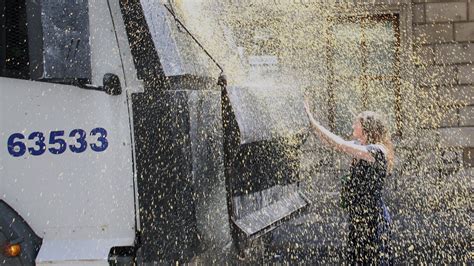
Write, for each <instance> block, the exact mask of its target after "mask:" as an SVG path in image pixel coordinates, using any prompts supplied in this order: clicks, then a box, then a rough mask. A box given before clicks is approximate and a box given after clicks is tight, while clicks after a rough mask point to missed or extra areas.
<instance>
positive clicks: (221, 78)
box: [163, 4, 227, 87]
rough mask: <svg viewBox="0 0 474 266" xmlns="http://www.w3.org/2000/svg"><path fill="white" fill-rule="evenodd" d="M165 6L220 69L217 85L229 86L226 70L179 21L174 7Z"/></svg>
mask: <svg viewBox="0 0 474 266" xmlns="http://www.w3.org/2000/svg"><path fill="white" fill-rule="evenodd" d="M163 5H164V6H165V8H166V10H168V12H169V13H170V14H171V16H173V19H174V20H175V21H176V23H178V25H179V26H181V27H182V28H183V29H184V31H186V33H187V34H188V35H189V36H190V37H191V38H192V39H193V41H194V42H195V43H196V44H197V45H198V46H199V47H200V48H201V49H202V50H203V51H204V53H205V54H206V55H207V56H208V57H209V58H210V59H211V60H212V62H214V64H215V65H216V66H217V67H218V68H219V69H220V71H221V73H220V74H219V78H218V79H217V85H219V86H221V87H225V86H227V76H226V75H225V74H224V69H223V68H222V67H221V66H220V65H219V63H218V62H217V61H216V60H215V59H214V58H213V57H212V55H211V54H210V53H209V52H208V51H207V50H206V49H205V48H204V46H202V44H201V43H200V42H199V41H198V39H196V37H194V35H193V34H192V33H191V32H190V31H189V30H188V28H187V27H186V26H185V25H184V23H182V22H181V20H179V18H178V17H177V16H176V13H175V12H174V10H173V9H172V7H171V8H170V7H169V6H167V5H166V4H163Z"/></svg>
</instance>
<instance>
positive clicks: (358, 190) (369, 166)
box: [345, 145, 391, 265]
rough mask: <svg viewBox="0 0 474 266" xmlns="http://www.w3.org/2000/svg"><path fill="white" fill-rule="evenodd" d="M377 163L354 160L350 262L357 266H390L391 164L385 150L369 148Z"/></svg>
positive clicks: (349, 187)
mask: <svg viewBox="0 0 474 266" xmlns="http://www.w3.org/2000/svg"><path fill="white" fill-rule="evenodd" d="M367 149H368V150H369V152H370V153H372V155H373V157H374V158H375V162H368V161H365V160H354V161H353V163H352V166H351V176H350V179H349V180H348V182H347V183H346V186H347V187H346V188H345V189H347V191H348V193H347V197H348V199H347V200H348V203H349V204H348V207H347V210H348V214H349V239H348V245H347V246H348V252H347V255H348V258H347V259H348V260H349V261H350V262H351V263H357V264H379V265H380V264H382V265H383V264H389V263H390V258H391V254H390V248H389V240H390V222H391V221H390V216H389V214H388V211H387V208H386V207H385V204H384V202H383V199H382V190H383V186H384V181H385V178H386V176H387V160H386V158H385V155H384V153H383V152H382V150H381V147H380V146H378V145H369V146H367Z"/></svg>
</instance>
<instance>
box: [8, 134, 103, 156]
mask: <svg viewBox="0 0 474 266" xmlns="http://www.w3.org/2000/svg"><path fill="white" fill-rule="evenodd" d="M64 136H65V132H64V130H56V131H50V132H49V138H48V141H46V137H45V134H43V133H42V132H39V131H35V132H33V133H31V134H29V135H28V140H30V143H31V146H30V147H27V143H25V136H24V135H23V134H22V133H13V134H11V135H10V136H9V137H8V140H7V150H8V153H9V154H10V155H11V156H13V157H20V156H23V155H24V154H25V153H26V151H28V152H29V153H30V154H31V155H33V156H39V155H42V154H44V153H45V151H46V150H48V151H49V152H50V153H51V154H62V153H64V152H65V151H66V150H67V148H68V147H69V150H70V151H71V152H73V153H82V152H84V151H86V150H87V147H88V145H87V144H88V143H87V140H86V138H87V133H86V131H85V130H83V129H73V130H71V132H69V134H68V136H69V137H70V138H71V139H73V140H74V142H73V143H69V145H68V143H67V142H66V140H65V138H64ZM90 136H92V138H91V139H92V143H91V144H90V148H91V149H92V150H93V151H95V152H103V151H105V150H106V149H107V147H108V146H109V142H108V140H107V130H105V129H104V128H101V127H97V128H94V129H92V130H91V131H90ZM46 143H47V144H48V145H47V144H46Z"/></svg>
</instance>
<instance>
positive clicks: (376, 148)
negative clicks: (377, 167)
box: [366, 144, 388, 158]
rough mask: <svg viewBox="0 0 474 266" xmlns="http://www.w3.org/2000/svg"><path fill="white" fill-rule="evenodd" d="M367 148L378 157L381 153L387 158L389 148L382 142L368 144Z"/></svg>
mask: <svg viewBox="0 0 474 266" xmlns="http://www.w3.org/2000/svg"><path fill="white" fill-rule="evenodd" d="M366 147H367V150H368V151H369V152H370V153H371V154H372V155H373V156H374V158H377V157H378V156H379V155H383V156H384V158H387V153H388V151H387V148H386V147H385V146H384V145H382V144H369V145H367V146H366Z"/></svg>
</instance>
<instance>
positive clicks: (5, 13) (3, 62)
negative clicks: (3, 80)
mask: <svg viewBox="0 0 474 266" xmlns="http://www.w3.org/2000/svg"><path fill="white" fill-rule="evenodd" d="M26 20H27V19H26V5H25V1H17V0H0V76H2V77H11V78H19V79H28V78H29V76H30V69H29V57H28V31H27V23H26Z"/></svg>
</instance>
